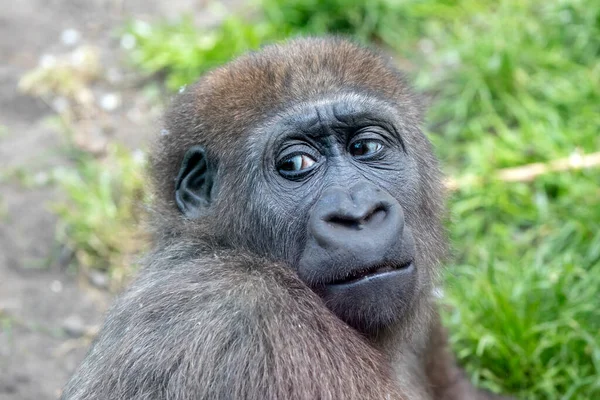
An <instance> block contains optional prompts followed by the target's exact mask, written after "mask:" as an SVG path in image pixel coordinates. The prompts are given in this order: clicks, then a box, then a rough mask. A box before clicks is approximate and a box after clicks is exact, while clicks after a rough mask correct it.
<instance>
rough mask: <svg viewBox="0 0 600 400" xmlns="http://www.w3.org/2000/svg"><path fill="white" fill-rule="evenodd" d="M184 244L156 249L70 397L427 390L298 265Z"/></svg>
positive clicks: (369, 394) (404, 394)
mask: <svg viewBox="0 0 600 400" xmlns="http://www.w3.org/2000/svg"><path fill="white" fill-rule="evenodd" d="M178 247H179V248H177V249H175V248H172V249H167V250H163V251H160V252H159V251H156V252H155V253H154V254H153V255H150V257H148V260H150V262H149V265H148V266H147V267H146V269H144V270H142V271H141V273H140V277H139V278H138V279H137V281H136V282H135V283H134V284H133V285H132V286H131V288H130V289H129V290H128V291H127V292H126V293H124V294H123V295H122V296H121V298H120V299H119V300H118V301H117V303H116V304H115V305H114V306H113V308H112V310H111V311H110V313H109V315H108V318H107V320H106V323H105V325H104V327H103V329H102V331H101V332H100V335H99V337H98V338H97V340H96V342H95V343H94V345H93V347H92V349H91V350H90V353H89V354H88V355H87V357H86V359H85V360H84V362H83V364H82V365H81V366H80V368H79V370H78V371H77V372H76V374H75V375H74V377H73V378H72V379H71V381H70V382H69V384H68V385H67V387H66V389H65V392H64V393H63V397H62V398H63V399H91V398H97V399H167V398H168V399H178V400H179V399H181V400H183V399H307V400H308V399H408V398H410V399H415V398H420V396H419V395H416V394H413V393H410V392H409V391H408V389H407V390H404V389H403V388H398V387H397V386H396V384H395V383H394V382H395V379H392V377H391V374H392V372H391V369H388V363H387V362H386V361H385V360H384V359H383V357H382V356H381V354H379V353H378V352H377V351H376V350H375V349H373V348H372V347H371V346H369V345H368V344H367V343H366V342H365V341H364V340H363V338H361V337H360V336H359V335H358V334H357V333H356V332H355V331H354V330H352V329H351V328H350V327H348V326H347V325H346V324H344V323H343V322H341V321H340V320H339V319H338V318H337V317H336V316H334V315H333V314H332V313H331V312H330V311H329V310H328V309H327V308H326V307H325V306H324V305H323V304H322V301H321V300H320V298H319V297H318V296H317V295H316V294H314V293H313V292H312V291H311V290H310V289H309V288H308V287H306V286H305V284H304V283H302V282H301V281H300V280H299V279H298V278H297V276H296V275H295V273H294V272H293V271H292V270H291V269H290V268H288V267H286V266H283V265H278V264H273V263H270V262H267V261H265V260H261V259H257V258H256V257H250V256H246V255H242V254H237V255H232V254H230V253H224V252H221V253H216V254H215V253H211V254H209V255H201V256H198V255H196V257H191V258H186V259H185V261H182V260H183V257H181V254H182V251H181V248H180V246H178ZM169 254H172V255H177V257H176V258H174V257H173V258H169V256H168V255H169ZM153 257H154V258H153Z"/></svg>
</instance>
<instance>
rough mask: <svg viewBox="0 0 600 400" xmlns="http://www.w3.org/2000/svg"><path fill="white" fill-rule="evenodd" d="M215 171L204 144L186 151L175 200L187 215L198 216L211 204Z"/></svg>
mask: <svg viewBox="0 0 600 400" xmlns="http://www.w3.org/2000/svg"><path fill="white" fill-rule="evenodd" d="M215 172H216V171H215V168H214V167H213V166H212V165H211V164H210V163H209V161H208V157H207V155H206V149H205V148H204V147H203V146H194V147H192V148H191V149H189V150H188V151H187V153H185V156H184V157H183V162H182V163H181V169H180V170H179V175H178V176H177V182H176V186H175V201H176V202H177V207H179V210H180V211H181V212H182V213H183V214H184V215H185V216H186V217H189V218H197V217H198V216H200V215H201V213H202V210H203V209H204V208H206V207H208V206H209V205H210V202H211V192H212V188H213V184H214V180H215V175H216V174H215Z"/></svg>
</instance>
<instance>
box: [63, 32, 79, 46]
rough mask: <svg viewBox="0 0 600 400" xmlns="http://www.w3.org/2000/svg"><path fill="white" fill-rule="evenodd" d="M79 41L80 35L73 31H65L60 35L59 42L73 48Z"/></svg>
mask: <svg viewBox="0 0 600 400" xmlns="http://www.w3.org/2000/svg"><path fill="white" fill-rule="evenodd" d="M79 39H81V34H80V33H79V31H77V30H75V29H65V30H64V31H62V33H61V34H60V40H61V41H62V42H63V44H65V45H67V46H74V45H76V44H77V43H78V42H79Z"/></svg>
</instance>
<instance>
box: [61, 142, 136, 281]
mask: <svg viewBox="0 0 600 400" xmlns="http://www.w3.org/2000/svg"><path fill="white" fill-rule="evenodd" d="M73 155H74V166H73V167H70V168H56V169H55V170H53V171H52V181H53V182H54V183H55V184H57V185H58V186H59V187H60V188H61V189H62V190H63V191H64V193H65V194H66V195H67V201H66V202H60V203H58V202H57V203H55V204H54V205H53V210H54V212H55V213H56V214H57V215H58V217H59V222H58V225H57V231H56V236H57V240H58V241H59V242H60V243H62V244H63V245H65V246H67V248H69V249H70V250H71V251H73V253H74V262H75V265H76V266H77V267H78V268H80V269H84V270H85V269H97V270H102V271H105V272H107V273H108V274H109V275H110V277H111V278H112V282H111V283H112V284H113V285H114V286H115V287H119V286H120V285H121V284H122V283H124V282H125V281H126V280H127V279H128V278H129V277H130V274H131V272H132V268H134V265H135V263H134V261H135V257H136V255H137V254H138V253H139V252H140V250H141V249H143V243H144V241H145V237H144V235H143V234H142V233H141V230H140V224H141V222H142V217H143V215H144V208H143V207H144V205H145V203H146V201H147V198H146V197H147V195H146V194H145V193H144V188H145V183H144V182H145V179H144V168H145V160H144V157H143V154H142V153H131V152H129V151H127V150H125V149H123V148H121V147H119V146H111V147H109V149H108V152H107V154H106V155H105V156H104V157H103V158H101V159H98V158H94V157H92V156H91V155H89V154H87V153H84V152H81V151H77V150H74V151H73Z"/></svg>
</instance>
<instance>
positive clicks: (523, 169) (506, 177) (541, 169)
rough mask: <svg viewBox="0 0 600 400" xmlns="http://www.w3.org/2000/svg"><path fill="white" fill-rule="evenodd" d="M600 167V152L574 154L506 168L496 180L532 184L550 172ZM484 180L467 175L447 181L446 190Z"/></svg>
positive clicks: (497, 174)
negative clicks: (544, 161) (537, 178)
mask: <svg viewBox="0 0 600 400" xmlns="http://www.w3.org/2000/svg"><path fill="white" fill-rule="evenodd" d="M596 167H600V152H599V153H592V154H581V153H579V152H575V153H573V154H572V155H571V156H569V157H566V158H561V159H558V160H554V161H550V162H548V163H534V164H527V165H523V166H520V167H515V168H504V169H501V170H498V171H497V172H496V174H495V178H496V179H498V180H501V181H504V182H530V181H532V180H534V179H535V178H536V177H538V176H539V175H543V174H547V173H549V172H561V171H569V170H577V169H584V168H596ZM482 180H483V179H482V178H481V177H479V176H476V175H472V174H471V175H465V176H463V177H460V178H458V179H454V178H449V179H447V180H446V188H448V190H450V191H454V190H457V189H459V188H463V187H465V186H472V185H474V184H478V183H481V182H482Z"/></svg>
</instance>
